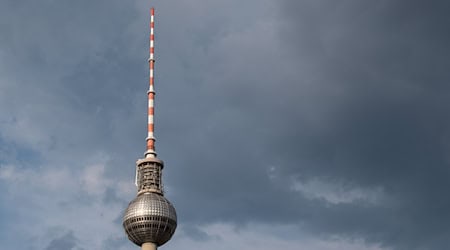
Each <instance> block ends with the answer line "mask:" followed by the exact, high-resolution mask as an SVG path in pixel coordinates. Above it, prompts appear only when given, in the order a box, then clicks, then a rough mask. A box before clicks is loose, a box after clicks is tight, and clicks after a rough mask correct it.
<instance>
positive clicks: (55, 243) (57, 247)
mask: <svg viewBox="0 0 450 250" xmlns="http://www.w3.org/2000/svg"><path fill="white" fill-rule="evenodd" d="M77 242H78V240H77V238H76V237H75V236H74V235H73V232H68V233H66V234H64V235H63V236H61V237H59V238H55V239H53V240H51V241H50V243H49V244H48V246H47V247H46V248H45V250H61V249H69V250H73V249H80V248H77Z"/></svg>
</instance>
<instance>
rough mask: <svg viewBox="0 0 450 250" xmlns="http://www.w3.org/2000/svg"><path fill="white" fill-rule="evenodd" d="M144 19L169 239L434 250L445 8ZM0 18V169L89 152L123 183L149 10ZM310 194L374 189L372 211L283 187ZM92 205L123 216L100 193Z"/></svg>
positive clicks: (233, 9) (262, 9)
mask: <svg viewBox="0 0 450 250" xmlns="http://www.w3.org/2000/svg"><path fill="white" fill-rule="evenodd" d="M154 4H155V5H157V6H156V7H157V17H158V19H157V32H158V33H157V66H156V67H157V75H156V77H157V79H156V87H157V91H158V94H157V113H156V121H157V124H156V130H157V131H156V132H157V133H156V134H157V150H158V153H159V156H160V157H161V159H163V160H164V161H165V163H166V167H165V169H164V178H165V179H164V180H165V182H166V185H167V190H168V193H167V196H168V197H169V199H170V200H171V201H173V203H174V204H175V206H176V208H177V211H178V214H179V221H180V225H191V224H192V225H200V226H201V225H207V224H211V223H232V224H235V225H236V226H237V227H241V228H243V227H245V225H247V224H248V223H263V224H268V225H279V224H283V225H293V226H294V227H295V226H297V227H298V228H301V230H306V231H308V232H310V233H313V234H316V235H323V236H324V237H333V236H335V235H337V236H339V237H347V238H349V239H352V238H362V239H364V240H366V241H367V242H371V243H375V244H381V245H382V246H385V247H387V248H392V249H400V250H401V249H443V248H445V247H446V246H447V245H448V243H449V242H448V239H449V237H448V236H449V232H450V230H449V228H448V226H447V224H446V223H445V222H446V221H447V220H448V218H449V213H448V211H449V206H450V201H449V199H447V198H446V197H445V190H447V189H449V188H450V187H449V185H448V180H449V177H450V176H449V168H448V156H447V151H448V148H449V146H448V145H449V142H448V139H449V136H448V134H449V132H448V131H449V130H448V127H449V126H448V125H449V123H450V122H449V119H447V115H446V114H448V113H449V110H448V107H449V106H450V105H448V104H449V103H448V101H447V100H448V94H447V93H448V87H447V86H446V85H447V84H446V83H447V82H448V81H449V79H450V77H449V73H448V70H447V66H448V58H449V47H448V45H447V44H448V42H449V41H448V40H449V37H448V36H447V35H446V33H447V32H445V31H446V23H448V20H447V19H448V18H447V15H446V12H445V10H446V9H448V4H447V3H445V2H439V1H431V2H428V3H427V4H424V3H419V2H418V1H409V2H406V1H397V2H395V3H393V2H392V1H352V0H347V1H340V2H335V1H288V0H286V1H284V0H282V1H277V2H273V1H258V3H256V1H251V2H248V3H242V2H237V1H231V2H230V1H228V2H224V3H219V2H208V3H204V1H190V2H185V1H159V2H157V3H156V2H155V3H154ZM1 5H2V6H1V7H2V8H0V9H2V10H6V9H8V10H11V11H10V12H8V13H6V12H5V11H3V12H2V15H0V20H2V22H0V23H1V24H0V25H1V26H0V27H1V30H2V36H1V38H0V41H1V42H2V46H1V47H0V52H1V53H0V56H1V61H0V65H1V66H2V69H1V71H2V72H7V74H2V78H0V90H1V93H0V97H1V98H0V104H1V107H0V112H2V117H3V118H0V122H1V123H0V126H1V127H0V128H2V133H0V155H4V154H8V155H9V153H8V152H15V151H19V152H18V153H15V154H16V155H17V156H14V157H12V156H11V157H12V158H22V157H20V155H21V154H23V153H21V152H24V151H27V150H29V151H31V152H33V153H34V154H36V156H34V157H32V158H39V157H41V159H40V162H41V164H39V165H44V163H46V162H50V161H52V162H64V163H67V162H73V161H80V162H76V163H70V164H73V165H74V166H79V165H83V164H85V163H87V162H90V161H92V160H91V159H93V158H96V157H97V156H98V154H99V152H100V154H101V153H104V154H106V155H107V158H108V160H106V161H107V164H108V170H107V173H106V175H107V176H108V177H110V178H112V179H114V180H125V179H129V180H130V185H132V181H133V174H134V169H133V168H134V161H135V160H136V157H139V156H140V155H141V153H142V152H143V146H144V137H145V119H146V118H145V107H146V104H145V101H146V100H145V91H146V80H145V79H146V77H147V74H148V72H147V68H146V65H145V60H146V55H145V54H146V49H145V48H146V47H147V34H146V32H145V29H146V28H147V19H146V18H147V16H146V12H147V10H148V6H149V4H148V3H144V2H137V3H135V5H133V4H130V3H125V2H123V1H96V2H95V3H94V2H92V1H77V2H69V1H58V2H57V3H56V2H54V1H41V2H40V4H39V5H37V4H35V3H31V1H30V5H26V4H23V3H17V2H16V1H3V2H2V3H1ZM32 20H35V21H33V22H32ZM24 69H26V73H24ZM24 91H27V92H26V93H27V94H25V93H24ZM30 93H32V94H30ZM23 99H26V104H24V103H23V102H24V101H23ZM5 107H7V108H5ZM3 114H5V115H3ZM20 121H25V122H23V123H19V122H20ZM8 124H10V125H8ZM11 124H12V125H11ZM20 124H22V125H23V124H25V125H23V126H24V128H29V129H30V130H25V131H27V132H28V133H31V134H30V135H26V136H23V137H24V138H25V139H23V141H20V140H19V139H17V137H19V135H17V136H15V135H12V133H7V132H8V131H7V130H5V129H4V128H8V129H9V128H11V127H17V126H19V125H20ZM29 124H34V126H31V125H29ZM33 128H34V130H33ZM5 131H6V132H5ZM24 133H25V132H24ZM36 134H37V135H40V136H35V135H36ZM33 136H35V137H33ZM19 138H22V137H19ZM33 138H37V139H35V141H33V140H32V139H33ZM21 140H22V139H21ZM29 140H31V141H32V142H33V143H30V144H32V146H30V145H28V144H27V143H28V141H29ZM11 141H13V142H15V143H17V144H20V147H19V146H18V149H14V148H13V149H11V148H10V147H11V144H12V143H11ZM4 142H5V143H4ZM6 143H7V145H8V147H6V146H5V147H1V146H2V145H3V144H6ZM26 155H30V154H26ZM8 161H9V162H11V161H14V159H12V160H11V159H8ZM18 161H20V159H19V160H18ZM68 164H69V163H68ZM315 179H318V180H321V181H324V182H327V183H331V184H333V183H338V184H343V185H345V186H346V187H347V188H349V189H352V188H366V189H371V188H381V190H382V191H383V192H384V193H383V194H384V195H385V196H386V199H385V200H382V202H381V203H376V204H368V203H367V202H364V201H358V200H356V201H352V202H349V203H342V204H330V203H329V202H327V201H326V200H324V199H311V198H310V197H307V196H305V195H304V194H302V193H301V192H298V191H296V190H293V188H292V185H293V183H295V182H305V183H306V182H308V181H309V180H315ZM131 198H132V197H130V199H131ZM83 199H84V198H83V197H81V198H80V200H83ZM104 201H105V202H106V203H108V202H122V203H123V201H120V200H119V198H118V197H117V194H116V193H115V192H114V191H113V190H107V191H106V194H105V197H104ZM125 206H126V204H124V207H125ZM115 224H117V226H120V225H119V224H120V223H119V219H118V220H117V221H116V223H115ZM0 229H1V228H0ZM188 229H189V228H188ZM425 229H426V230H425ZM186 232H187V234H189V235H190V237H191V238H194V239H198V240H199V241H205V240H207V239H208V237H206V236H205V232H202V231H198V230H197V228H190V229H189V230H187V231H186ZM298 233H300V230H299V232H298ZM124 237H125V236H124ZM175 237H177V235H175ZM74 240H75V237H74V236H73V235H71V234H67V235H65V236H64V237H62V238H61V239H55V240H54V241H52V243H51V244H50V245H49V246H48V247H53V246H56V245H57V244H66V245H67V246H69V247H70V246H72V247H74V246H75V245H74V244H75V243H74V242H75V241H74ZM121 240H123V239H117V242H121ZM71 244H72V245H71ZM49 249H50V248H49ZM53 249H56V248H53Z"/></svg>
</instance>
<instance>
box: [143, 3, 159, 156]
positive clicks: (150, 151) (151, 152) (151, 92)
mask: <svg viewBox="0 0 450 250" xmlns="http://www.w3.org/2000/svg"><path fill="white" fill-rule="evenodd" d="M154 30H155V8H151V9H150V51H149V52H150V55H149V58H148V65H149V68H150V78H149V89H148V92H147V94H148V128H147V139H146V140H147V151H145V157H146V158H148V157H151V158H154V157H156V151H155V136H154V129H155V123H154V122H155V121H154V114H155V87H154V84H155V75H154V70H155V31H154Z"/></svg>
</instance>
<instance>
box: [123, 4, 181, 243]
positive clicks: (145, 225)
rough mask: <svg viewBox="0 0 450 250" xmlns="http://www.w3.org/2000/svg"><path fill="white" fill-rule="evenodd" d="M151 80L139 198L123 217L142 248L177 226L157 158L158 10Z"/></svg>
mask: <svg viewBox="0 0 450 250" xmlns="http://www.w3.org/2000/svg"><path fill="white" fill-rule="evenodd" d="M150 16H151V19H150V57H149V59H148V63H149V68H150V80H149V90H148V92H147V94H148V134H147V139H146V140H147V150H146V151H145V153H144V159H139V160H137V162H136V179H135V184H136V186H137V188H138V192H137V197H136V198H135V199H134V200H132V201H131V202H130V204H129V205H128V208H127V209H126V210H125V214H124V216H123V227H124V229H125V232H126V234H127V235H128V239H130V240H131V241H132V242H133V243H135V244H136V245H138V246H140V247H142V250H156V249H157V247H159V246H161V245H163V244H164V243H166V242H167V241H169V240H170V238H171V237H172V235H173V234H174V233H175V229H176V227H177V214H176V212H175V208H174V207H173V206H172V204H171V203H170V202H169V201H168V200H167V199H166V198H165V197H164V192H163V184H162V178H161V177H162V169H163V167H164V163H163V162H162V161H161V160H160V159H158V158H156V152H155V137H154V134H153V132H154V131H153V128H154V122H153V121H154V119H153V114H154V99H155V88H154V67H155V55H154V53H155V33H154V28H155V9H154V8H151V10H150Z"/></svg>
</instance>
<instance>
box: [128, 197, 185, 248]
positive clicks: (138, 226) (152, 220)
mask: <svg viewBox="0 0 450 250" xmlns="http://www.w3.org/2000/svg"><path fill="white" fill-rule="evenodd" d="M123 227H124V229H125V232H126V233H127V235H128V238H129V239H130V240H131V241H132V242H133V243H135V244H136V245H138V246H141V245H142V244H144V243H146V242H153V243H155V244H156V245H158V246H161V245H163V244H164V243H166V242H167V241H169V240H170V238H171V237H172V235H173V234H174V233H175V229H176V227H177V214H176V212H175V208H174V207H173V206H172V204H171V203H170V202H169V201H168V200H167V199H166V198H164V196H162V195H159V194H156V193H151V192H149V193H144V194H141V195H139V196H137V197H136V198H135V199H134V200H133V201H131V202H130V204H129V205H128V208H127V209H126V210H125V214H124V217H123Z"/></svg>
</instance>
